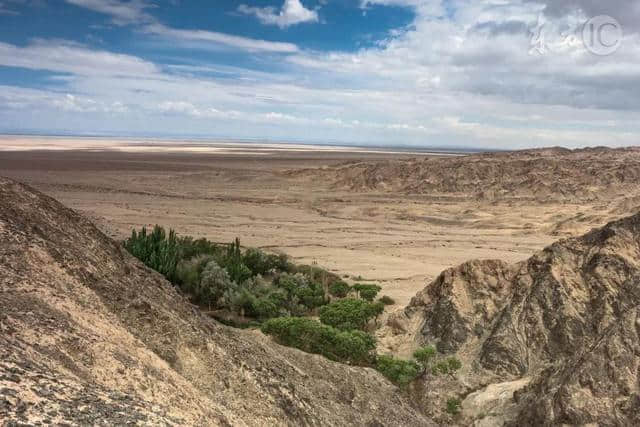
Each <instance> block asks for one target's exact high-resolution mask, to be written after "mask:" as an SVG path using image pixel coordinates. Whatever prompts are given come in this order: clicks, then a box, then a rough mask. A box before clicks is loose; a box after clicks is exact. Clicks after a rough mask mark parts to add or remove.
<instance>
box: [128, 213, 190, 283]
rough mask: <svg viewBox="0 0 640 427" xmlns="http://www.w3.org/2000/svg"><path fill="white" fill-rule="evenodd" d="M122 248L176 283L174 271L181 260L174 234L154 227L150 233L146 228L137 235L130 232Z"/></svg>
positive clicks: (134, 232)
mask: <svg viewBox="0 0 640 427" xmlns="http://www.w3.org/2000/svg"><path fill="white" fill-rule="evenodd" d="M124 246H125V248H126V249H127V251H129V253H131V254H132V255H133V256H135V257H136V258H138V259H139V260H140V261H142V262H143V263H144V264H145V265H146V266H147V267H150V268H152V269H154V270H156V271H157V272H158V273H160V274H162V275H163V276H165V277H166V278H167V279H168V280H169V281H170V282H172V283H176V269H177V267H178V262H179V261H180V259H181V251H180V245H179V243H178V239H177V238H176V233H175V232H174V231H173V230H169V234H168V235H167V233H166V232H165V230H164V228H162V227H160V226H158V225H156V226H155V227H153V231H152V232H151V233H147V228H146V227H142V230H141V231H140V232H139V233H137V232H136V231H135V230H133V231H132V232H131V237H130V238H129V239H127V240H126V241H125V242H124Z"/></svg>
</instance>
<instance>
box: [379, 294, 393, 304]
mask: <svg viewBox="0 0 640 427" xmlns="http://www.w3.org/2000/svg"><path fill="white" fill-rule="evenodd" d="M379 301H380V302H381V303H383V304H384V305H393V304H395V303H396V302H395V300H394V299H393V298H391V297H389V296H387V295H384V296H382V297H380V300H379Z"/></svg>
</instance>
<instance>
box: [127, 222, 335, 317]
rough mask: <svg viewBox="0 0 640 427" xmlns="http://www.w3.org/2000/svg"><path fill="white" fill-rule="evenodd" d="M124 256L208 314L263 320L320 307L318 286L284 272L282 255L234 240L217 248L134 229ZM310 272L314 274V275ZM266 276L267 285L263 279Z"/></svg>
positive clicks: (289, 267) (161, 231) (288, 269)
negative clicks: (131, 257) (228, 313)
mask: <svg viewBox="0 0 640 427" xmlns="http://www.w3.org/2000/svg"><path fill="white" fill-rule="evenodd" d="M124 246H125V248H126V249H127V250H129V252H130V253H131V254H132V255H134V256H136V257H137V258H139V259H140V260H141V261H142V262H144V263H145V264H146V265H147V266H149V267H151V268H153V269H154V270H156V271H158V272H160V273H161V274H163V275H164V276H165V277H166V278H167V279H169V280H170V281H171V282H172V283H174V284H175V285H177V286H179V287H180V288H181V289H182V290H183V291H184V292H185V293H188V294H189V295H190V296H191V297H192V299H193V301H194V302H196V303H198V304H201V305H204V306H207V307H208V308H209V309H210V310H211V309H215V310H220V309H223V310H229V311H231V312H235V313H237V314H239V315H241V316H249V317H253V318H255V319H259V320H263V319H269V318H272V317H278V316H283V315H305V314H308V313H309V312H310V311H311V310H314V309H316V308H317V307H319V306H321V305H323V304H325V303H326V298H325V293H324V289H323V287H322V286H321V285H320V284H318V283H316V282H314V281H312V280H309V278H308V277H307V276H305V275H303V274H293V273H290V272H292V271H294V269H295V266H293V265H292V264H291V263H290V262H289V261H288V259H287V257H286V255H275V254H267V253H265V252H263V251H261V250H259V249H255V248H250V249H247V250H244V251H243V249H242V247H241V246H240V241H239V239H235V240H234V241H233V242H232V243H231V244H228V245H221V244H216V243H213V242H211V241H209V240H207V239H197V240H194V239H193V238H192V237H177V236H176V234H175V233H174V232H173V230H170V231H169V233H168V234H167V233H166V232H165V230H164V229H163V228H162V227H159V226H155V227H154V229H153V231H152V232H151V233H148V232H147V229H146V228H142V230H141V231H140V232H136V231H135V230H134V231H133V232H132V233H131V237H130V238H129V239H127V240H126V241H125V242H124ZM319 270H321V269H317V268H316V269H314V271H313V273H314V275H319V274H320V273H319ZM263 276H270V277H271V280H265V279H263Z"/></svg>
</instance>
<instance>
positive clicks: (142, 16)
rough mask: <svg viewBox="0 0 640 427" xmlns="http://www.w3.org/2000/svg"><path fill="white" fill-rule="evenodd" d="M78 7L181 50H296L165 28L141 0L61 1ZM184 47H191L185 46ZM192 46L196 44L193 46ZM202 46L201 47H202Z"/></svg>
mask: <svg viewBox="0 0 640 427" xmlns="http://www.w3.org/2000/svg"><path fill="white" fill-rule="evenodd" d="M65 1H66V2H67V3H70V4H73V5H75V6H78V7H82V8H85V9H89V10H93V11H95V12H99V13H102V14H105V15H109V16H111V19H112V22H113V23H114V24H117V25H129V24H131V25H136V26H138V28H139V29H140V30H141V31H142V32H143V33H146V34H151V35H155V36H159V37H163V38H166V39H171V40H174V41H176V42H179V43H182V46H183V47H193V48H202V47H205V48H213V47H219V46H226V47H231V48H236V49H241V50H245V51H248V52H281V53H292V52H297V51H298V48H297V46H296V45H294V44H292V43H282V42H274V41H267V40H257V39H252V38H248V37H241V36H236V35H232V34H225V33H219V32H215V31H206V30H192V29H178V28H172V27H168V26H166V25H164V24H162V23H161V22H159V21H158V20H157V19H156V18H154V17H153V16H152V15H150V14H149V13H147V9H150V8H152V7H153V5H152V4H150V3H147V2H146V1H145V0H130V1H126V2H125V1H122V0H65ZM188 43H191V45H190V46H189V45H188ZM194 43H200V45H195V44H194ZM203 44H205V45H204V46H203Z"/></svg>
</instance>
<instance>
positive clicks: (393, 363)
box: [376, 356, 422, 387]
mask: <svg viewBox="0 0 640 427" xmlns="http://www.w3.org/2000/svg"><path fill="white" fill-rule="evenodd" d="M376 369H377V370H378V371H379V372H380V373H381V374H382V375H384V376H385V377H387V378H388V379H389V380H390V381H392V382H394V383H395V384H397V385H399V386H401V387H404V386H407V385H408V384H409V383H411V382H412V381H413V380H415V379H416V378H417V377H418V376H419V375H420V372H422V367H421V366H420V365H419V364H418V363H416V362H415V361H413V360H402V359H396V358H395V357H393V356H378V357H377V358H376Z"/></svg>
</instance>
